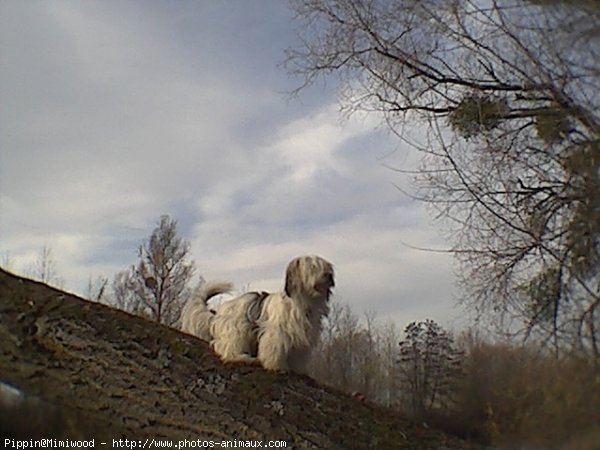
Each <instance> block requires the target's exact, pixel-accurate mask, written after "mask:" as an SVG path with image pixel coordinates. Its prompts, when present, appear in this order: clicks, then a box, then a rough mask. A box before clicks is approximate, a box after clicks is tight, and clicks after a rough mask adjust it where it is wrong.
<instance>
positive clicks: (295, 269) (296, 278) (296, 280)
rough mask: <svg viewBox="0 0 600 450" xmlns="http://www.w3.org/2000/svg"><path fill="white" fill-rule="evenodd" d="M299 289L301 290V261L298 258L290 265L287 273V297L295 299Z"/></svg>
mask: <svg viewBox="0 0 600 450" xmlns="http://www.w3.org/2000/svg"><path fill="white" fill-rule="evenodd" d="M298 289H300V260H299V259H298V258H296V259H294V260H292V261H291V262H290V263H289V264H288V266H287V270H286V272H285V288H284V290H285V295H287V296H288V297H293V295H294V292H297V291H298Z"/></svg>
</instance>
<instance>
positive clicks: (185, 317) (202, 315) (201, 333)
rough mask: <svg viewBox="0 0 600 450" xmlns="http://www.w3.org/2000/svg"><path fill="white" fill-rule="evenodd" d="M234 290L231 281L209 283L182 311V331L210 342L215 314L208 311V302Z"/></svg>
mask: <svg viewBox="0 0 600 450" xmlns="http://www.w3.org/2000/svg"><path fill="white" fill-rule="evenodd" d="M232 290H233V284H232V283H230V282H229V281H209V282H207V283H206V284H205V285H204V286H202V288H201V289H200V291H199V292H198V294H197V295H196V296H195V297H193V298H192V299H190V300H189V301H188V302H187V303H186V304H185V306H184V307H183V310H182V311H181V331H183V332H185V333H189V334H193V335H194V336H198V337H199V338H200V339H204V340H205V341H209V342H210V340H211V339H212V336H211V334H210V322H211V321H212V318H213V316H214V314H215V313H214V312H213V311H211V310H209V309H208V306H207V302H208V300H209V299H210V298H212V297H214V296H215V295H219V294H226V293H228V292H231V291H232Z"/></svg>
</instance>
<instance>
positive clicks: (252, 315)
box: [246, 292, 269, 327]
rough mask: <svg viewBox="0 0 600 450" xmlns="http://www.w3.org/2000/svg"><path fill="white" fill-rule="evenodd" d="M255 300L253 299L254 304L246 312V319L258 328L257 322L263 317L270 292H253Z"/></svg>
mask: <svg viewBox="0 0 600 450" xmlns="http://www.w3.org/2000/svg"><path fill="white" fill-rule="evenodd" d="M252 294H253V295H254V298H253V299H252V303H250V306H249V307H248V310H247V311H246V318H247V319H248V322H251V323H252V324H253V325H254V326H255V327H257V326H258V325H257V322H258V320H259V319H260V316H261V315H262V308H263V303H264V301H265V298H267V297H268V296H269V293H268V292H252Z"/></svg>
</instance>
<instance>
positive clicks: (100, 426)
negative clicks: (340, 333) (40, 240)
mask: <svg viewBox="0 0 600 450" xmlns="http://www.w3.org/2000/svg"><path fill="white" fill-rule="evenodd" d="M0 381H1V382H3V383H5V384H4V386H3V388H2V389H0V438H2V440H4V439H7V438H8V439H32V438H57V439H58V438H69V439H84V440H90V439H94V440H95V444H96V447H97V448H111V445H112V444H111V443H114V441H113V440H118V439H129V440H132V441H133V442H138V443H139V444H146V445H147V444H148V443H149V442H151V441H146V439H150V440H152V439H162V440H172V441H173V442H175V441H179V440H183V439H187V440H190V441H191V440H198V439H200V440H213V441H232V440H258V441H263V445H264V446H266V443H267V441H270V440H278V441H285V442H286V445H287V447H286V448H288V449H290V448H293V449H305V448H316V449H369V448H373V449H411V450H420V449H436V450H442V449H448V450H450V449H469V448H473V447H471V446H470V445H469V444H467V443H464V442H462V441H460V440H458V439H455V438H452V437H449V436H446V435H444V434H443V433H441V432H438V431H436V430H432V429H430V428H424V427H420V426H417V425H415V424H412V423H411V422H409V421H407V420H405V419H403V418H401V417H398V416H397V415H395V414H394V413H392V412H390V411H388V410H386V409H384V408H381V407H378V406H376V405H372V404H369V403H368V402H361V401H357V400H354V399H352V398H350V397H349V396H347V395H345V394H343V393H340V392H336V391H334V390H332V389H329V388H326V387H323V386H321V385H319V384H317V383H316V382H314V381H313V380H311V379H309V378H306V377H301V376H297V375H288V374H274V373H269V372H266V371H264V370H263V369H262V368H260V367H251V366H232V365H229V366H227V365H223V364H222V363H221V362H220V361H219V360H218V358H216V357H215V355H214V354H213V353H212V352H211V351H210V350H209V348H208V346H207V344H206V343H205V342H203V341H201V340H199V339H196V338H195V337H192V336H189V335H186V334H183V333H180V332H178V331H177V330H173V329H170V328H167V327H164V326H161V325H157V324H155V323H153V322H150V321H147V320H144V319H142V318H140V317H135V316H132V315H130V314H127V313H125V312H122V311H118V310H115V309H112V308H109V307H107V306H105V305H101V304H97V303H93V302H89V301H86V300H83V299H81V298H78V297H76V296H73V295H70V294H68V293H65V292H62V291H59V290H57V289H53V288H51V287H48V286H46V285H44V284H41V283H37V282H34V281H31V280H27V279H24V278H20V277H17V276H14V275H12V274H10V273H8V272H5V271H3V270H1V269H0ZM13 388H14V389H13ZM15 389H16V390H15ZM100 442H107V445H100ZM147 446H148V445H147ZM217 448H218V447H217Z"/></svg>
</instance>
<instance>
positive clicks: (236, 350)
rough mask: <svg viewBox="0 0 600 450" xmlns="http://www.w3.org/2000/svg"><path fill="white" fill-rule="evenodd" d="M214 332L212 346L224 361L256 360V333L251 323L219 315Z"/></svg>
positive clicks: (243, 361)
mask: <svg viewBox="0 0 600 450" xmlns="http://www.w3.org/2000/svg"><path fill="white" fill-rule="evenodd" d="M212 333H213V337H214V339H213V341H212V343H211V344H212V347H213V349H214V351H215V352H216V353H217V354H218V355H219V356H220V357H221V360H223V362H241V363H254V362H256V358H255V356H254V355H256V335H255V332H254V329H253V327H252V325H251V324H250V323H247V322H244V321H242V322H241V323H240V322H239V321H236V320H235V317H228V316H225V317H223V316H219V315H217V316H216V317H215V319H214V321H213V325H212Z"/></svg>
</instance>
